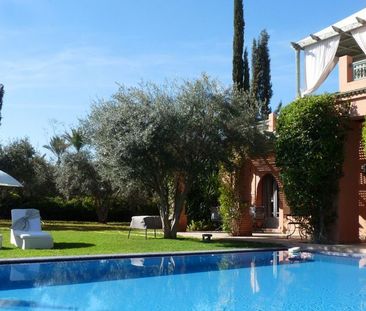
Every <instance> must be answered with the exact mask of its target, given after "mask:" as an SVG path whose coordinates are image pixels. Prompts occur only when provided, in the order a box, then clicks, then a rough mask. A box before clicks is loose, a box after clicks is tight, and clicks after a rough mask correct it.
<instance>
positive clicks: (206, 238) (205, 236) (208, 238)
mask: <svg viewBox="0 0 366 311" xmlns="http://www.w3.org/2000/svg"><path fill="white" fill-rule="evenodd" d="M211 238H212V234H210V233H203V234H202V241H203V242H210V241H211Z"/></svg>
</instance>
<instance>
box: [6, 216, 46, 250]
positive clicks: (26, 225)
mask: <svg viewBox="0 0 366 311" xmlns="http://www.w3.org/2000/svg"><path fill="white" fill-rule="evenodd" d="M11 220H12V226H11V229H10V242H11V243H12V244H14V245H16V246H17V247H21V248H22V249H30V248H52V247H53V238H52V236H51V234H50V233H48V232H45V231H42V228H41V217H40V215H39V210H37V209H13V210H11Z"/></svg>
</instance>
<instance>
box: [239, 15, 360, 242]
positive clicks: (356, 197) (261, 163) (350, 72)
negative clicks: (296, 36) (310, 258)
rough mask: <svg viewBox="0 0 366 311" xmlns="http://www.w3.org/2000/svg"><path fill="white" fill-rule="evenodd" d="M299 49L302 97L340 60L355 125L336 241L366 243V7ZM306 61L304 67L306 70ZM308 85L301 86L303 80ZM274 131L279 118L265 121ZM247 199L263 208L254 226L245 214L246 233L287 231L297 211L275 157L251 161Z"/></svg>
mask: <svg viewBox="0 0 366 311" xmlns="http://www.w3.org/2000/svg"><path fill="white" fill-rule="evenodd" d="M292 46H293V48H294V49H295V52H296V72H297V79H296V80H297V96H306V95H308V94H312V93H313V92H314V91H316V90H317V89H318V88H319V86H320V85H321V84H322V83H323V82H324V81H325V79H326V78H327V77H328V75H329V73H330V72H331V71H332V70H333V69H334V67H335V66H336V65H337V64H338V71H339V92H337V93H336V97H337V100H338V101H345V100H347V101H349V102H350V103H351V122H350V123H351V125H350V130H349V133H348V137H347V141H346V145H345V161H344V165H343V177H342V178H341V179H340V182H339V189H340V191H339V195H338V199H337V202H336V203H337V214H338V217H337V221H336V223H335V225H334V228H333V230H332V238H333V240H334V242H339V243H352V242H359V241H366V157H365V155H364V152H363V146H362V143H361V130H362V123H363V121H364V117H365V115H366V9H363V10H361V11H359V12H357V13H355V14H353V15H351V16H349V17H347V18H345V19H343V20H341V21H339V22H337V23H335V24H333V25H331V26H329V27H327V28H325V29H323V30H321V31H319V32H316V33H314V34H311V35H309V36H308V37H306V38H304V39H302V40H300V41H297V42H293V43H292ZM301 60H303V63H304V64H303V68H304V70H303V71H302V70H300V65H301ZM302 76H303V80H304V83H303V85H302V88H301V83H300V81H301V80H302V79H301V77H302ZM265 126H266V127H267V130H268V131H271V132H275V131H276V116H275V115H274V114H271V115H270V116H269V119H268V120H267V121H266V122H265ZM241 185H242V186H241V191H242V193H241V195H242V199H243V200H244V201H246V202H250V203H251V204H252V205H253V206H255V207H256V209H257V215H256V218H255V219H254V224H252V221H251V219H250V215H244V216H243V219H242V221H241V230H240V233H241V234H243V235H247V234H251V232H252V229H253V228H254V230H256V229H260V230H262V231H267V232H277V233H286V232H288V230H289V229H290V228H289V221H291V216H290V215H291V211H290V208H289V206H288V205H287V203H286V198H285V196H284V193H283V187H282V184H281V180H280V177H279V169H278V168H277V167H276V165H275V157H274V155H271V156H268V157H266V158H257V159H251V160H250V161H248V162H247V163H245V164H244V167H243V175H242V176H241Z"/></svg>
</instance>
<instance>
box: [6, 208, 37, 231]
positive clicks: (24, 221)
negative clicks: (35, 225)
mask: <svg viewBox="0 0 366 311" xmlns="http://www.w3.org/2000/svg"><path fill="white" fill-rule="evenodd" d="M37 218H38V219H40V215H39V211H38V210H37V209H27V210H26V211H25V215H24V216H23V217H20V218H18V219H17V220H15V221H14V223H13V225H12V226H11V229H14V230H21V231H29V230H30V229H31V228H30V220H31V219H37Z"/></svg>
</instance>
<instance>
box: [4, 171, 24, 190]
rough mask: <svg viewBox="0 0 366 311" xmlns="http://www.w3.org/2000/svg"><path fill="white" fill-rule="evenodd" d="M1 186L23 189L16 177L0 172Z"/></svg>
mask: <svg viewBox="0 0 366 311" xmlns="http://www.w3.org/2000/svg"><path fill="white" fill-rule="evenodd" d="M0 186H4V187H23V185H22V184H21V183H20V182H19V181H17V180H16V179H15V178H14V177H12V176H10V175H9V174H7V173H5V172H3V171H1V170H0Z"/></svg>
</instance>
